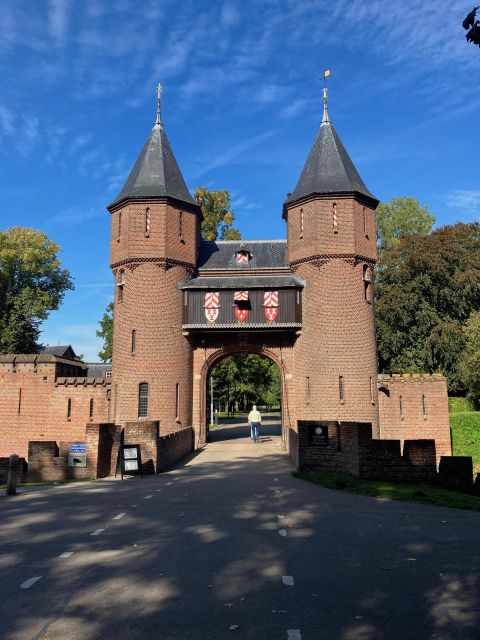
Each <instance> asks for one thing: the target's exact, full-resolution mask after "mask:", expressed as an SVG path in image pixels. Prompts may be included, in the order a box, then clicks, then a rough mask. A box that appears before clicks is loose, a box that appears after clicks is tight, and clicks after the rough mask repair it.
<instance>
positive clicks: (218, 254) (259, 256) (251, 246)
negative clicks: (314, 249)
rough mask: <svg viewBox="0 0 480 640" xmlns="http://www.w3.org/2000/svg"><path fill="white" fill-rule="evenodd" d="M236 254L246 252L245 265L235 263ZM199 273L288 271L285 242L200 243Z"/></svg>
mask: <svg viewBox="0 0 480 640" xmlns="http://www.w3.org/2000/svg"><path fill="white" fill-rule="evenodd" d="M238 252H248V254H249V260H248V262H247V263H243V262H240V263H239V262H237V258H236V254H237V253H238ZM197 266H198V269H200V270H201V271H206V270H216V269H229V270H232V271H245V270H248V269H288V263H287V241H286V240H215V241H213V242H208V241H202V242H201V243H200V252H199V257H198V262H197Z"/></svg>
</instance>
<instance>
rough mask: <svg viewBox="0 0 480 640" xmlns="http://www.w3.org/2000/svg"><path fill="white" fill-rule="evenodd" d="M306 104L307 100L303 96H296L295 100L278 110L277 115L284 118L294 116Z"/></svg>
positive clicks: (287, 118)
mask: <svg viewBox="0 0 480 640" xmlns="http://www.w3.org/2000/svg"><path fill="white" fill-rule="evenodd" d="M306 106H307V100H305V98H297V100H294V101H293V102H291V103H290V104H288V105H287V106H286V107H284V108H283V109H282V110H281V111H280V113H279V117H280V118H282V119H284V120H289V119H290V118H294V117H295V116H297V115H298V114H299V113H300V112H301V111H303V110H304V109H305V107H306Z"/></svg>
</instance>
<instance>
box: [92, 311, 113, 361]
mask: <svg viewBox="0 0 480 640" xmlns="http://www.w3.org/2000/svg"><path fill="white" fill-rule="evenodd" d="M99 324H100V329H98V331H97V332H96V333H97V336H98V337H99V338H103V349H102V350H101V351H100V352H99V353H98V357H99V358H100V360H101V361H102V362H111V361H112V352H113V302H110V304H109V305H108V307H107V308H106V309H105V313H104V314H103V316H102V319H101V320H100V323H99Z"/></svg>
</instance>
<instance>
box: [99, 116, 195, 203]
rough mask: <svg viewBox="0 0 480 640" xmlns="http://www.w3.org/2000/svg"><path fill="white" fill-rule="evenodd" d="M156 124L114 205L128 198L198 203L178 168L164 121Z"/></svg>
mask: <svg viewBox="0 0 480 640" xmlns="http://www.w3.org/2000/svg"><path fill="white" fill-rule="evenodd" d="M158 120H159V119H158V118H157V122H156V123H155V125H154V127H153V129H152V132H151V133H150V135H149V136H148V139H147V141H146V143H145V144H144V146H143V149H142V150H141V152H140V155H139V156H138V158H137V161H136V162H135V164H134V166H133V169H132V170H131V172H130V175H129V176H128V178H127V181H126V182H125V184H124V186H123V189H122V190H121V191H120V193H119V194H118V196H117V197H116V198H115V200H114V201H113V202H112V204H111V205H110V206H113V205H115V204H117V203H118V202H120V201H121V200H124V199H125V198H134V199H141V198H158V197H169V198H175V199H176V200H181V201H182V202H188V203H190V204H196V203H195V200H194V199H193V198H192V196H191V194H190V192H189V190H188V189H187V185H186V184H185V180H184V179H183V176H182V173H181V171H180V169H179V167H178V164H177V161H176V160H175V156H174V155H173V151H172V148H171V147H170V143H169V142H168V138H167V134H166V133H165V130H164V128H163V125H162V124H161V122H159V121H158Z"/></svg>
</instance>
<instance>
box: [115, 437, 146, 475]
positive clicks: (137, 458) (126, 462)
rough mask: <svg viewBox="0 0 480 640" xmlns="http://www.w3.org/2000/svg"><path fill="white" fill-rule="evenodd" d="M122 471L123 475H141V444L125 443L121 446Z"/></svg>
mask: <svg viewBox="0 0 480 640" xmlns="http://www.w3.org/2000/svg"><path fill="white" fill-rule="evenodd" d="M119 455H120V472H121V475H122V479H123V475H124V474H127V475H140V477H141V478H143V473H142V453H141V450H140V445H139V444H123V445H122V446H121V447H120V452H119Z"/></svg>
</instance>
